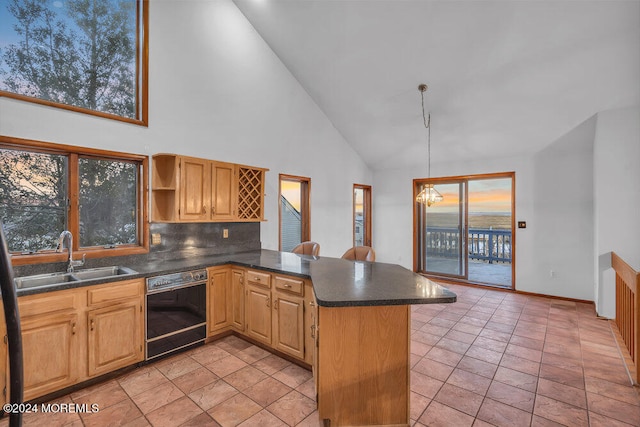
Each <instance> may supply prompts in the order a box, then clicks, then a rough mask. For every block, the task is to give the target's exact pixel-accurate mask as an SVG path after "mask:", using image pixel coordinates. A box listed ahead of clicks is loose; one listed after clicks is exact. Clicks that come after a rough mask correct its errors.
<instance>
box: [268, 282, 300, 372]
mask: <svg viewBox="0 0 640 427" xmlns="http://www.w3.org/2000/svg"><path fill="white" fill-rule="evenodd" d="M303 295H304V280H301V279H293V278H287V277H282V276H275V278H274V290H273V294H272V297H273V326H272V330H273V347H274V348H275V349H276V350H279V351H282V352H283V353H287V354H290V355H291V356H294V357H297V358H298V359H301V360H304V356H305V352H304V349H305V345H304V344H305V337H304V323H305V322H304V298H303Z"/></svg>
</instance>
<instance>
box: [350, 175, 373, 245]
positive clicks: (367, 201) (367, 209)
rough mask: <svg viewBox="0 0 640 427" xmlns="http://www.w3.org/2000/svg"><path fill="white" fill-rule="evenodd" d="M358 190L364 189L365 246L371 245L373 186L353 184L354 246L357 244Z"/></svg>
mask: <svg viewBox="0 0 640 427" xmlns="http://www.w3.org/2000/svg"><path fill="white" fill-rule="evenodd" d="M356 190H362V196H363V197H362V198H363V201H362V203H363V212H364V218H363V226H364V230H363V240H364V246H371V186H370V185H364V184H353V220H352V222H353V246H356Z"/></svg>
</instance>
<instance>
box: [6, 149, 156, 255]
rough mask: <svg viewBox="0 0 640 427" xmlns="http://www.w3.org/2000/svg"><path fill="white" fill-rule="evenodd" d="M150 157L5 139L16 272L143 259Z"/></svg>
mask: <svg viewBox="0 0 640 427" xmlns="http://www.w3.org/2000/svg"><path fill="white" fill-rule="evenodd" d="M146 176H147V158H146V156H140V155H131V154H123V153H113V152H106V151H99V150H93V149H79V148H77V147H69V146H62V145H57V144H50V143H40V142H36V141H25V140H19V139H15V138H5V137H0V220H2V224H3V228H4V232H5V235H6V236H7V243H8V245H9V251H10V252H12V253H13V254H14V256H13V259H14V263H16V264H27V263H33V262H52V261H56V260H58V259H63V258H64V254H57V253H56V252H55V250H56V247H57V244H58V237H59V236H60V233H61V232H62V231H63V230H69V231H71V233H72V234H73V236H74V239H73V245H74V247H73V250H74V251H82V252H83V253H85V252H86V253H89V254H91V255H90V256H92V255H93V256H109V255H124V254H125V253H136V252H146V250H147V248H148V246H147V243H146V242H147V239H146V236H147V221H146V218H147V212H146V199H147V194H146V190H145V189H146V187H147V186H146V180H147V178H146Z"/></svg>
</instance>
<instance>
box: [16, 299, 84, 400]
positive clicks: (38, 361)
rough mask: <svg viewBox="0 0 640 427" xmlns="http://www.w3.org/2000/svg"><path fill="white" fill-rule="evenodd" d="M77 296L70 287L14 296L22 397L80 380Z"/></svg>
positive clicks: (79, 305)
mask: <svg viewBox="0 0 640 427" xmlns="http://www.w3.org/2000/svg"><path fill="white" fill-rule="evenodd" d="M81 297H82V294H81V292H79V291H78V290H77V289H71V290H66V291H58V292H52V293H50V294H41V295H31V296H27V297H21V298H19V299H18V309H19V311H20V324H21V328H22V353H23V366H24V368H23V372H24V399H25V400H30V399H33V398H35V397H38V396H42V395H45V394H47V393H51V392H53V391H56V390H59V389H61V388H64V387H68V386H70V385H72V384H75V383H76V382H78V381H79V380H80V378H81V376H82V372H83V370H82V368H83V367H84V366H86V364H83V363H78V362H80V361H82V358H81V356H80V355H81V352H82V350H83V347H82V344H83V340H81V339H80V338H81V335H82V332H83V331H82V324H81V323H80V322H79V317H80V316H81V314H82V305H83V304H82V298H81ZM85 343H86V342H85ZM85 345H86V344H85Z"/></svg>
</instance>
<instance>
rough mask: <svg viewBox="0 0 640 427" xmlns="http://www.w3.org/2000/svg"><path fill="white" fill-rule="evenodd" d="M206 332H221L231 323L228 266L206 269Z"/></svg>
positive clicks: (211, 333)
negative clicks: (207, 279)
mask: <svg viewBox="0 0 640 427" xmlns="http://www.w3.org/2000/svg"><path fill="white" fill-rule="evenodd" d="M207 275H208V276H209V286H208V290H207V293H208V295H207V298H208V304H207V309H208V311H209V313H208V321H207V324H208V327H207V330H208V334H209V335H214V334H216V333H218V332H222V331H223V330H225V329H226V328H227V327H228V326H230V325H231V269H230V268H229V267H228V266H224V267H212V268H208V269H207Z"/></svg>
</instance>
